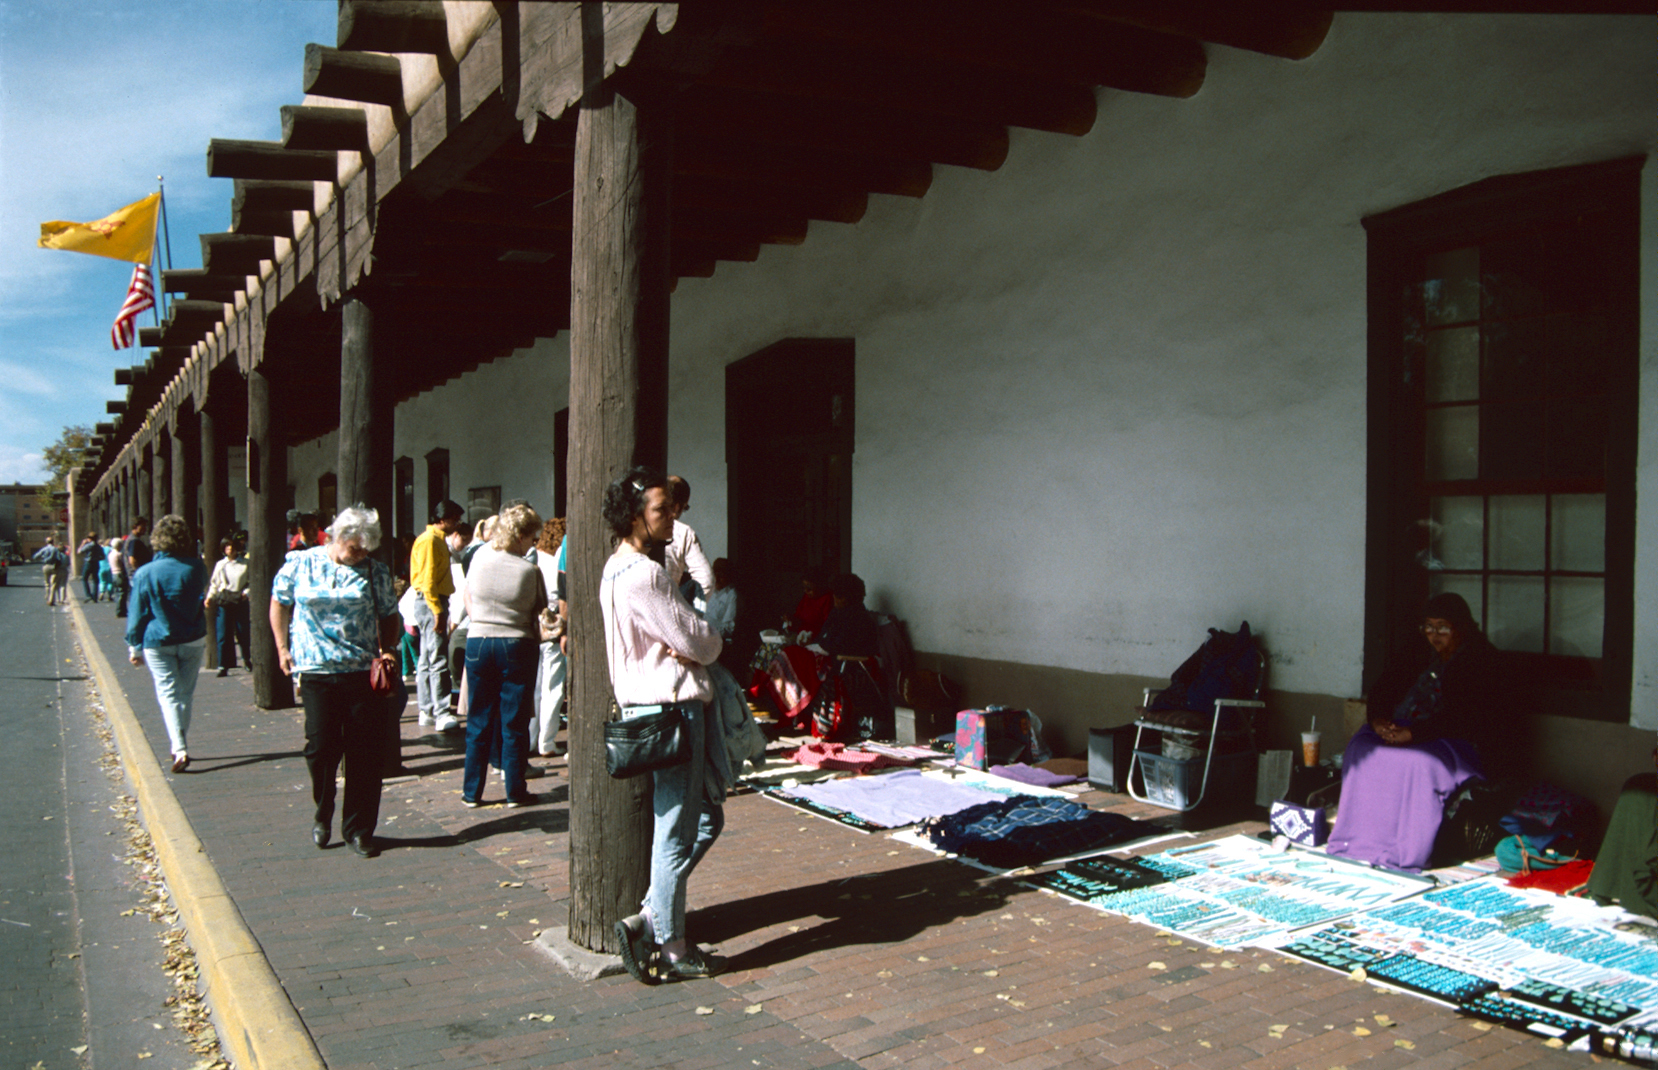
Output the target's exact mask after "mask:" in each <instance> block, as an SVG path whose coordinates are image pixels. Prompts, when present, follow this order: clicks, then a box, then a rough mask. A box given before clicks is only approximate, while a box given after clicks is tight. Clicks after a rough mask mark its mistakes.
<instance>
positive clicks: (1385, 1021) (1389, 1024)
mask: <svg viewBox="0 0 1658 1070" xmlns="http://www.w3.org/2000/svg"><path fill="white" fill-rule="evenodd" d="M1376 1024H1377V1025H1379V1026H1381V1027H1382V1028H1383V1029H1391V1028H1393V1027H1394V1026H1396V1025H1398V1024H1399V1023H1398V1022H1395V1021H1394V1020H1393V1019H1392V1018H1389V1017H1388V1016H1387V1015H1385V1014H1378V1015H1376Z"/></svg>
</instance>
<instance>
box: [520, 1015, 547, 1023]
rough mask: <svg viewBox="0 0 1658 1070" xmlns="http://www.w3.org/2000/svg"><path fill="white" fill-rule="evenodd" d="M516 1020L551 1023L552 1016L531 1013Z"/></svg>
mask: <svg viewBox="0 0 1658 1070" xmlns="http://www.w3.org/2000/svg"><path fill="white" fill-rule="evenodd" d="M518 1020H519V1021H520V1022H551V1021H553V1020H554V1019H553V1016H552V1015H550V1014H534V1013H531V1014H526V1015H524V1017H522V1018H520V1019H518Z"/></svg>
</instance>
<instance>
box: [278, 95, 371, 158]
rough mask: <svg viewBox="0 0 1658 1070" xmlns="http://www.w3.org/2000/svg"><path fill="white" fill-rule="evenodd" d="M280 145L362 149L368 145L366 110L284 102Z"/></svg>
mask: <svg viewBox="0 0 1658 1070" xmlns="http://www.w3.org/2000/svg"><path fill="white" fill-rule="evenodd" d="M281 112H282V147H283V148H286V149H305V150H326V151H328V152H333V151H336V150H340V151H344V152H363V151H365V150H366V149H367V148H368V113H367V112H365V111H364V110H363V109H361V108H322V107H316V106H314V105H296V104H284V105H283V106H282V108H281Z"/></svg>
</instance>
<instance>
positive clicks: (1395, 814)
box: [1325, 725, 1480, 872]
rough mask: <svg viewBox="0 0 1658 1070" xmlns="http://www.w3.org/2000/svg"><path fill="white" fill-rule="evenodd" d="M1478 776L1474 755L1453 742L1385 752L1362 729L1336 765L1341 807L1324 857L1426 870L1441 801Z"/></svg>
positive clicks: (1383, 746)
mask: <svg viewBox="0 0 1658 1070" xmlns="http://www.w3.org/2000/svg"><path fill="white" fill-rule="evenodd" d="M1479 775H1480V764H1479V756H1478V754H1477V753H1476V752H1475V750H1474V748H1473V747H1471V746H1469V745H1468V744H1467V743H1464V742H1462V741H1461V740H1458V739H1437V740H1433V741H1431V742H1428V743H1410V744H1406V745H1405V746H1402V747H1391V746H1388V745H1387V744H1386V743H1383V742H1382V738H1381V737H1380V736H1378V735H1377V734H1376V733H1375V732H1373V731H1372V730H1371V728H1370V726H1369V725H1365V726H1364V727H1363V728H1361V729H1359V730H1358V732H1357V733H1355V734H1354V736H1353V738H1352V739H1351V740H1349V741H1348V743H1347V750H1346V752H1345V753H1344V754H1343V755H1342V763H1341V806H1340V808H1339V810H1338V811H1337V813H1336V827H1335V828H1334V829H1332V830H1331V832H1330V842H1329V844H1328V845H1327V846H1326V847H1325V850H1327V851H1328V852H1329V853H1330V854H1333V855H1340V856H1341V857H1343V858H1352V859H1357V860H1358V861H1360V862H1370V863H1372V864H1374V865H1378V866H1386V867H1388V868H1389V869H1404V870H1410V871H1412V872H1415V871H1417V870H1420V869H1421V868H1422V867H1423V866H1426V865H1427V864H1428V856H1429V855H1430V854H1432V853H1433V841H1434V837H1435V836H1436V835H1438V833H1439V821H1440V817H1441V815H1442V814H1443V813H1444V810H1445V799H1446V798H1447V797H1448V796H1449V795H1450V794H1451V792H1453V791H1455V790H1456V789H1457V788H1458V787H1459V786H1460V785H1461V784H1462V782H1463V781H1465V780H1467V779H1468V778H1469V777H1475V776H1479Z"/></svg>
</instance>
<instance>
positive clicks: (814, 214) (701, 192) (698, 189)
mask: <svg viewBox="0 0 1658 1070" xmlns="http://www.w3.org/2000/svg"><path fill="white" fill-rule="evenodd" d="M674 205H675V207H676V208H677V207H679V206H685V207H700V208H734V207H737V206H747V207H751V208H754V209H756V210H760V211H768V212H781V213H788V214H798V215H803V216H805V217H806V218H807V219H821V220H824V221H825V222H828V223H856V222H858V221H859V220H860V219H862V218H863V217H864V212H865V211H867V210H868V208H869V195H868V194H867V193H865V192H864V191H862V190H858V189H845V188H842V189H836V188H832V187H825V186H816V185H785V184H781V183H767V182H761V181H758V180H756V179H754V178H752V177H741V176H739V177H711V176H708V175H699V174H687V173H685V172H677V173H675V175H674Z"/></svg>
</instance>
